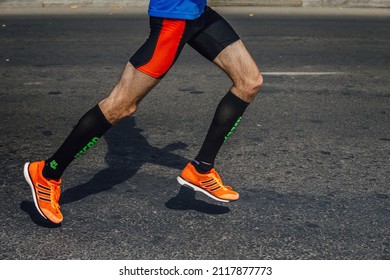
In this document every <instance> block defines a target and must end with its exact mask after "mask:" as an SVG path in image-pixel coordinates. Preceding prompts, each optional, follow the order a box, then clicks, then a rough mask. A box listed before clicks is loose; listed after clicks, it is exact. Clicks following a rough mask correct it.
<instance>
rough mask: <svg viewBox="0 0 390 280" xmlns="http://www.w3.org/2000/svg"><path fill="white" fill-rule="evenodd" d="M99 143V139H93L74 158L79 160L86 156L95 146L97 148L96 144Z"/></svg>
mask: <svg viewBox="0 0 390 280" xmlns="http://www.w3.org/2000/svg"><path fill="white" fill-rule="evenodd" d="M98 141H99V137H94V138H92V140H91V141H89V142H88V144H87V145H85V146H84V148H82V149H81V150H80V151H79V152H78V153H77V154H76V155H75V156H74V157H75V158H78V157H80V156H81V155H82V154H84V153H85V152H86V151H87V150H89V149H91V148H92V147H93V146H95V144H96V143H97V142H98Z"/></svg>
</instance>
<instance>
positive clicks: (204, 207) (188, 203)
mask: <svg viewBox="0 0 390 280" xmlns="http://www.w3.org/2000/svg"><path fill="white" fill-rule="evenodd" d="M165 206H166V207H167V208H169V209H172V210H195V211H198V212H201V213H205V214H214V215H215V214H226V213H228V212H229V211H230V209H229V207H226V206H220V205H216V204H211V203H207V202H206V201H203V200H198V199H196V198H195V191H193V190H192V189H190V188H187V187H183V186H182V187H181V188H180V190H179V193H178V194H177V195H176V196H175V197H172V198H171V199H169V200H168V201H167V202H166V203H165Z"/></svg>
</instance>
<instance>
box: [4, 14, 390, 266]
mask: <svg viewBox="0 0 390 280" xmlns="http://www.w3.org/2000/svg"><path fill="white" fill-rule="evenodd" d="M254 11H255V12H254ZM289 11H290V12H289ZM353 11H354V10H348V12H347V11H346V10H344V11H343V10H338V9H334V10H332V9H330V10H329V9H328V10H326V12H323V13H315V14H310V13H302V12H298V10H288V11H287V12H286V10H284V9H278V10H273V12H268V10H267V9H257V10H254V8H250V9H248V10H240V12H238V10H237V12H235V10H234V9H229V11H226V13H224V10H222V9H221V13H223V14H224V15H225V16H226V18H227V19H229V21H230V23H231V24H232V25H233V26H234V27H235V28H236V30H237V31H238V33H239V34H240V35H241V37H242V39H243V41H244V42H245V43H246V45H247V47H248V49H249V50H250V52H251V53H252V54H253V56H254V58H255V60H256V61H257V62H258V64H259V66H260V68H261V70H262V71H263V72H264V78H265V84H264V87H263V89H262V91H261V94H260V95H259V96H258V98H257V99H256V100H255V101H254V103H252V104H251V106H250V107H249V108H248V110H247V111H246V114H245V117H244V118H243V119H242V121H241V124H240V126H239V127H238V129H237V131H236V132H235V134H234V135H233V136H232V137H231V138H230V139H229V141H228V142H226V144H225V145H224V146H223V148H222V150H221V152H220V154H219V157H218V159H217V166H216V167H217V169H218V170H219V171H220V173H221V175H222V177H223V179H224V181H225V183H227V184H230V185H232V186H234V187H235V188H236V189H237V190H238V191H239V192H240V194H241V198H240V200H239V201H237V202H235V203H230V204H223V203H217V202H214V201H212V200H210V199H209V198H207V197H206V196H204V195H201V194H195V193H193V192H192V191H190V190H188V189H186V188H181V187H180V186H179V185H178V183H177V182H176V176H177V175H178V174H179V173H180V170H181V169H182V168H183V167H184V165H185V164H186V163H187V161H189V160H191V159H192V158H193V157H194V156H195V155H196V153H197V151H198V149H199V148H200V145H201V143H202V141H203V137H204V135H205V133H206V131H207V128H208V126H209V122H210V120H211V118H212V115H213V114H214V110H215V107H216V105H217V104H218V102H219V100H220V99H221V97H222V96H223V95H224V94H225V93H226V92H227V90H228V89H229V86H230V85H231V83H230V81H229V79H228V78H227V77H226V76H225V75H224V73H222V72H221V71H220V70H219V69H217V68H216V67H214V66H213V65H212V64H210V63H209V62H208V61H206V60H205V59H204V58H202V57H201V56H199V55H198V54H196V53H195V52H194V51H193V50H192V49H191V48H190V47H187V48H186V49H185V50H184V51H183V53H182V55H181V57H180V58H179V60H178V61H177V63H176V64H175V66H174V67H173V69H172V70H171V71H170V73H169V74H168V75H167V76H166V78H165V79H164V80H163V81H162V82H161V83H160V84H159V86H158V87H157V88H156V89H155V90H154V91H153V92H152V93H151V94H150V95H148V96H147V97H146V98H145V99H144V101H143V103H142V105H141V107H140V109H139V111H138V112H137V113H136V115H135V116H134V117H131V118H129V119H127V120H124V121H123V122H122V123H120V124H119V125H118V126H116V127H114V128H112V129H111V130H110V131H109V132H108V133H107V134H106V135H105V137H104V139H102V141H100V142H99V144H98V145H97V146H96V147H94V148H93V150H91V151H89V153H88V154H87V155H85V156H83V157H82V158H80V159H78V160H76V161H74V162H73V163H72V165H71V166H70V167H69V169H68V170H67V172H66V173H65V175H64V177H63V189H62V196H61V200H60V203H61V210H62V212H63V214H64V217H65V218H64V221H63V223H62V224H61V225H60V226H53V225H51V224H49V223H48V222H46V221H45V220H43V219H42V218H41V217H40V216H39V215H38V214H37V212H36V211H35V208H34V205H33V200H32V197H31V194H30V189H29V187H28V185H27V184H26V182H25V181H24V179H23V175H22V168H23V164H24V162H26V161H33V160H40V159H45V158H47V157H49V156H50V155H51V154H52V153H53V152H54V151H55V150H56V149H57V147H58V146H59V145H60V144H61V143H62V141H63V139H64V138H65V137H66V136H67V135H68V133H69V132H70V130H71V129H72V127H73V125H74V124H75V123H76V122H77V121H78V119H79V117H80V116H81V115H82V114H83V113H84V112H85V111H86V110H88V109H90V108H91V107H92V106H94V105H95V104H96V103H97V102H98V101H99V100H101V99H102V98H103V97H104V96H106V94H107V93H108V92H109V91H110V90H111V88H112V87H113V86H114V85H115V82H116V81H117V79H118V77H119V75H120V73H121V70H122V68H123V66H124V64H125V63H126V62H127V60H128V58H129V57H130V56H131V55H132V53H134V51H136V49H137V48H138V47H139V46H140V44H142V43H143V42H144V40H145V39H146V36H147V33H148V19H147V16H146V14H144V13H133V12H132V11H122V12H120V13H115V12H114V13H113V14H110V13H109V12H102V13H92V14H88V13H74V14H72V13H69V11H67V12H66V14H64V13H61V12H57V13H53V14H51V13H46V14H45V15H38V14H37V13H32V14H28V13H20V14H7V13H2V14H1V15H0V85H1V87H0V96H1V99H0V100H1V103H0V123H1V133H0V135H1V136H0V137H1V143H0V152H1V157H0V160H1V166H2V168H1V169H0V198H1V203H0V259H3V260H4V259H19V260H20V259H27V260H29V259H82V260H84V259H276V260H278V259H289V260H291V259H375V260H376V259H390V234H389V233H390V199H389V197H390V189H389V170H390V168H389V158H390V157H389V156H390V90H389V79H390V72H389V69H390V52H389V50H390V13H389V12H387V11H385V12H384V11H383V10H382V11H381V12H380V13H379V14H375V10H370V12H364V13H362V12H361V11H360V12H356V13H354V12H353ZM367 11H368V10H367ZM371 13H372V14H371Z"/></svg>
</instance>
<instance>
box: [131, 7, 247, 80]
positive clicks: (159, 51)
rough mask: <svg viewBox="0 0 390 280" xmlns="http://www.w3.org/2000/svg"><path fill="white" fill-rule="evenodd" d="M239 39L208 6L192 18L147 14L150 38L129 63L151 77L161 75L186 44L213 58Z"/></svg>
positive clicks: (206, 56)
mask: <svg viewBox="0 0 390 280" xmlns="http://www.w3.org/2000/svg"><path fill="white" fill-rule="evenodd" d="M239 39H240V38H239V36H238V35H237V33H236V32H235V31H234V30H233V28H232V27H231V26H230V25H229V23H228V22H227V21H226V20H225V19H223V18H222V17H221V16H220V15H219V14H218V13H217V12H215V11H214V10H213V9H211V8H210V7H206V8H205V11H204V13H203V14H202V15H201V16H200V17H199V18H197V19H194V20H182V19H167V18H159V17H150V34H149V38H148V39H147V40H146V42H145V43H144V44H143V45H142V46H141V47H140V48H139V49H138V51H137V52H136V53H135V54H134V55H133V56H132V57H131V58H130V63H131V64H132V65H133V66H134V67H135V68H136V69H138V70H139V71H141V72H143V73H145V74H147V75H149V76H151V77H154V78H162V77H163V76H164V75H165V74H166V73H167V72H168V70H169V69H170V68H171V67H172V65H173V63H174V62H175V61H176V59H177V58H178V56H179V54H180V52H181V51H182V49H183V47H184V45H185V44H187V43H188V44H189V45H190V46H191V47H192V48H193V49H195V50H196V51H197V52H199V53H200V54H201V55H203V56H204V57H205V58H207V59H208V60H210V61H213V60H214V59H215V58H216V57H217V55H218V54H219V53H220V52H221V51H222V50H223V49H225V48H226V47H227V46H229V45H230V44H232V43H234V42H235V41H237V40H239Z"/></svg>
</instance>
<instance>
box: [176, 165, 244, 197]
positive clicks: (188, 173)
mask: <svg viewBox="0 0 390 280" xmlns="http://www.w3.org/2000/svg"><path fill="white" fill-rule="evenodd" d="M177 181H178V182H179V184H180V185H182V186H188V187H191V188H193V189H194V190H195V191H197V192H202V193H204V194H206V195H208V196H209V197H211V198H212V199H215V200H217V201H222V202H229V201H234V200H237V199H238V198H239V197H240V195H239V194H238V193H237V192H236V191H234V190H233V189H232V188H231V187H229V186H224V185H223V183H222V180H221V177H220V176H219V174H218V173H217V171H216V170H215V169H214V168H213V169H211V170H210V172H208V173H206V174H202V173H199V172H198V171H196V169H195V167H194V166H193V165H192V164H191V163H188V164H187V166H186V167H185V168H184V169H183V171H182V172H181V174H180V176H179V177H177Z"/></svg>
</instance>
